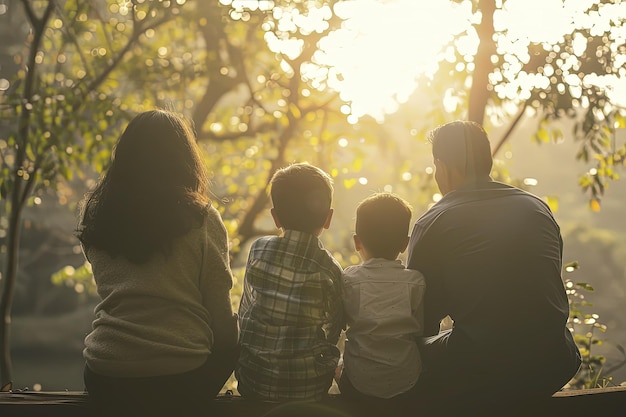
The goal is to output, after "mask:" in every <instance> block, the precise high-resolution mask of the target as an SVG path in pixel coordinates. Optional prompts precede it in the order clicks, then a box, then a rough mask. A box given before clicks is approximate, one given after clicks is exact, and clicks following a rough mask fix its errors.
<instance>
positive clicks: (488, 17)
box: [467, 0, 496, 125]
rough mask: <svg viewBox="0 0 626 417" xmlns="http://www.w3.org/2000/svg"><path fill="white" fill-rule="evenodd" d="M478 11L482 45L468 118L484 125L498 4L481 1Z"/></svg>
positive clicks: (473, 75) (476, 58)
mask: <svg viewBox="0 0 626 417" xmlns="http://www.w3.org/2000/svg"><path fill="white" fill-rule="evenodd" d="M478 9H479V10H480V12H481V13H482V20H481V21H480V24H479V25H478V27H477V28H476V31H477V32H478V38H479V39H480V43H479V44H478V51H477V52H476V57H475V58H474V65H475V67H474V72H473V74H472V87H471V88H470V94H469V103H468V114H467V118H468V120H471V121H473V122H476V123H478V124H481V125H482V124H483V122H484V119H485V108H486V107H487V102H488V99H489V95H490V94H491V91H490V85H489V74H490V73H491V72H492V71H493V68H494V64H493V63H492V62H491V56H492V55H494V54H495V53H496V44H495V41H494V40H493V35H494V33H495V30H494V28H493V15H494V13H495V11H496V2H495V0H480V1H479V3H478Z"/></svg>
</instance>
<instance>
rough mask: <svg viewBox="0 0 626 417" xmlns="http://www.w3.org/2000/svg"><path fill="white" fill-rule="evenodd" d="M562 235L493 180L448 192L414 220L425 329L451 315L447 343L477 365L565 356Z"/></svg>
mask: <svg viewBox="0 0 626 417" xmlns="http://www.w3.org/2000/svg"><path fill="white" fill-rule="evenodd" d="M562 249H563V242H562V239H561V234H560V230H559V226H558V224H557V223H556V221H555V219H554V217H553V216H552V213H551V212H550V209H549V208H548V206H547V205H546V204H545V203H544V202H543V201H542V200H541V199H539V198H537V197H536V196H534V195H532V194H529V193H527V192H525V191H522V190H520V189H517V188H515V187H511V186H508V185H505V184H501V183H498V182H493V181H486V182H482V183H479V184H478V185H476V186H473V187H471V188H469V187H468V188H462V189H458V190H455V191H452V192H450V193H448V194H447V195H446V196H444V197H443V198H442V199H441V200H440V201H439V202H438V203H437V204H435V205H434V206H433V207H432V208H431V209H430V210H428V211H427V212H426V213H425V214H424V215H423V216H422V217H421V218H420V219H418V221H417V222H416V224H415V227H414V229H413V233H412V236H411V241H410V244H409V259H408V267H409V268H411V269H416V270H419V271H421V272H422V273H423V274H424V276H425V278H426V283H427V290H426V295H425V320H424V326H425V334H426V335H432V334H436V333H437V332H438V329H439V322H440V320H441V319H442V318H444V317H445V316H446V315H449V316H450V317H451V318H452V319H453V320H454V329H453V331H452V335H451V337H450V340H449V343H448V347H449V349H450V351H451V352H452V353H453V355H454V354H455V353H456V354H458V356H459V357H461V356H462V357H465V358H471V359H470V361H469V362H470V363H472V364H473V366H475V367H477V368H478V367H483V366H485V364H486V363H489V364H491V365H493V364H494V363H495V364H498V363H501V364H503V365H506V366H511V365H512V364H517V365H519V366H524V363H525V361H527V360H529V359H531V358H533V359H537V358H540V359H545V360H546V361H549V360H550V358H553V357H564V356H566V357H568V358H571V361H572V366H573V367H574V368H575V367H576V366H577V365H575V362H576V361H577V348H576V346H575V344H574V342H573V339H572V336H571V334H570V332H569V330H568V329H567V328H566V322H567V317H568V314H569V307H568V300H567V296H566V293H565V289H564V286H563V282H562V279H561V266H562Z"/></svg>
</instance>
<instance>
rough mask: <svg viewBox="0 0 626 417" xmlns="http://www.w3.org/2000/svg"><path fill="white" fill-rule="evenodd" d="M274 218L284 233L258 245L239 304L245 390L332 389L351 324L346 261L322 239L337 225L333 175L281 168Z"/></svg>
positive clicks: (284, 393)
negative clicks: (344, 292) (344, 289)
mask: <svg viewBox="0 0 626 417" xmlns="http://www.w3.org/2000/svg"><path fill="white" fill-rule="evenodd" d="M270 187H271V188H270V196H271V200H272V204H273V208H272V209H271V214H272V217H273V218H274V223H275V224H276V227H278V228H279V229H282V232H283V233H282V236H265V237H262V238H260V239H258V240H257V241H255V242H254V243H253V244H252V247H251V249H250V254H249V257H248V264H247V267H246V274H245V277H244V284H243V285H244V288H243V294H242V298H241V304H240V307H239V317H240V326H241V335H240V342H241V354H240V357H239V364H238V366H237V369H236V371H235V375H236V377H237V380H238V382H239V385H238V390H239V393H240V394H241V395H242V396H244V397H247V398H251V399H258V400H271V401H282V400H310V399H314V400H319V399H322V398H323V397H324V396H326V395H327V393H328V389H329V387H330V385H331V382H332V378H333V375H334V371H335V367H336V366H337V361H338V359H339V350H338V349H337V347H336V346H335V344H336V343H337V340H338V338H339V335H340V333H341V330H342V328H343V327H344V319H343V306H342V302H341V272H342V271H341V267H340V266H339V264H338V263H337V261H336V260H335V259H333V257H332V256H331V254H330V253H329V252H328V251H327V250H325V249H324V247H323V246H322V243H321V242H320V241H319V239H318V237H319V235H320V234H321V233H322V231H323V230H324V229H327V228H328V227H329V226H330V220H331V218H332V214H333V210H332V209H331V208H330V205H331V201H332V193H333V188H332V180H331V178H330V177H329V176H328V174H326V173H325V172H324V171H322V170H320V169H319V168H317V167H314V166H312V165H309V164H306V163H300V164H293V165H290V166H288V167H286V168H283V169H281V170H279V171H277V172H276V174H275V175H274V176H273V178H272V180H271V184H270Z"/></svg>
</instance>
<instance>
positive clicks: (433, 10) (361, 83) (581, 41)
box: [274, 0, 626, 121]
mask: <svg viewBox="0 0 626 417" xmlns="http://www.w3.org/2000/svg"><path fill="white" fill-rule="evenodd" d="M470 3H471V2H468V1H465V2H461V3H455V2H451V1H429V2H426V1H415V0H349V1H344V2H340V3H338V4H337V5H336V6H335V8H334V10H333V11H334V13H336V14H337V15H338V16H339V17H341V18H343V19H344V22H343V25H342V27H341V29H339V30H336V31H334V32H332V33H331V34H330V35H329V36H327V37H325V38H323V39H322V40H321V41H320V43H319V47H320V50H319V51H318V53H316V54H315V56H314V57H313V63H312V64H310V65H308V66H307V67H306V68H303V76H304V78H305V79H307V80H308V81H310V82H311V85H312V86H313V87H314V88H325V87H326V86H328V87H330V88H332V89H334V90H336V91H339V92H340V94H341V98H342V99H343V100H344V101H346V102H347V103H350V107H349V113H348V112H346V115H347V116H348V117H349V119H350V120H352V121H355V120H357V119H358V118H360V117H362V116H364V115H370V116H372V117H374V118H376V119H378V120H382V119H384V117H385V115H386V114H390V113H393V112H395V111H396V110H397V109H398V107H399V106H400V104H402V103H404V102H406V101H407V100H408V99H409V97H410V96H411V94H412V93H413V92H414V91H415V89H416V88H417V87H418V85H417V80H418V77H420V76H426V77H431V78H432V77H433V75H434V74H435V73H436V71H437V69H438V65H439V63H440V62H442V61H443V60H447V61H448V62H450V63H452V64H454V63H455V62H456V59H457V56H461V57H463V62H457V69H458V70H463V69H465V68H469V69H470V70H471V68H472V66H473V62H472V60H473V56H474V54H475V52H476V49H477V47H478V41H479V40H478V36H477V34H476V31H475V28H474V26H473V25H475V24H477V23H478V22H479V21H480V18H481V17H480V12H479V13H476V14H472V11H471V4H470ZM594 3H597V2H596V1H592V0H565V1H563V0H507V1H506V2H505V3H504V7H503V9H501V10H498V11H497V13H496V14H495V15H494V26H495V29H496V31H497V32H498V33H499V35H498V39H497V46H498V53H499V54H500V55H501V56H503V58H504V59H505V61H506V62H507V68H508V69H507V72H506V73H497V72H496V73H494V74H492V82H494V83H497V82H498V81H502V80H503V79H506V80H507V83H504V84H501V85H500V86H499V88H498V89H497V90H496V92H497V93H498V94H499V96H500V97H501V98H502V99H505V100H507V99H508V100H513V101H515V100H519V99H525V98H528V97H529V95H530V89H531V88H545V87H546V86H547V83H549V80H548V78H547V77H549V76H550V71H551V70H555V68H553V67H551V66H549V65H547V66H546V67H545V68H544V70H545V72H544V74H526V73H523V72H521V71H520V70H521V68H522V65H523V64H524V63H526V62H528V59H529V58H530V57H529V56H528V46H529V44H530V43H531V42H538V43H543V44H544V47H545V48H552V45H553V44H555V43H557V42H559V41H561V40H562V39H563V37H564V35H565V34H570V33H572V32H573V31H574V30H575V29H579V28H583V27H584V28H588V29H589V30H590V34H591V35H598V34H601V33H604V32H605V31H607V30H608V29H609V28H610V29H611V33H610V38H611V41H612V45H613V46H611V47H612V48H617V47H618V46H619V45H623V44H624V43H625V42H626V29H624V26H623V24H622V23H621V22H623V19H625V18H626V2H624V3H620V4H614V5H604V6H602V7H599V8H598V11H597V12H592V13H586V11H587V10H588V9H589V7H590V6H591V5H593V4H594ZM316 13H317V14H323V15H326V14H328V13H329V10H319V11H316ZM285 18H287V17H285ZM289 19H294V17H293V16H291V17H289ZM620 19H621V20H620ZM276 41H278V40H276ZM586 42H587V39H586V38H585V37H584V36H578V37H576V38H575V42H574V53H575V54H581V53H582V52H583V51H584V50H585V48H586ZM274 45H275V46H276V48H279V46H278V44H277V43H275V44H274ZM282 46H283V47H284V46H286V45H285V44H283V45H282ZM291 47H292V48H293V49H294V53H297V51H298V50H299V48H300V47H301V45H295V44H294V45H292V46H291ZM548 50H550V49H548ZM455 52H456V53H455ZM616 59H617V60H618V62H617V63H619V60H620V59H622V60H626V57H624V56H623V55H619V54H618V55H617V58H616ZM576 61H577V59H576V57H570V59H569V61H566V62H564V63H562V65H561V66H560V68H561V70H563V71H569V72H571V74H570V76H569V77H566V80H567V82H568V83H569V85H568V86H559V88H569V89H570V91H571V92H572V93H573V94H574V96H576V94H577V92H580V91H581V89H582V85H583V83H593V84H595V85H600V86H602V87H603V88H606V89H607V92H608V93H609V94H611V95H613V96H614V97H615V100H616V102H620V101H621V102H623V101H624V100H626V99H624V98H623V96H624V93H623V92H624V91H625V90H626V81H625V80H626V74H624V70H622V71H621V72H620V73H619V74H618V75H616V76H612V77H602V78H601V77H598V76H595V77H594V76H593V75H591V76H588V78H585V79H584V80H581V79H580V78H579V77H578V70H577V67H576ZM625 63H626V62H622V64H625ZM617 67H618V68H619V66H617ZM566 75H567V74H566ZM503 77H504V78H503ZM620 94H621V95H622V97H619V95H620ZM444 99H445V100H444V101H445V103H444V104H445V106H446V109H447V110H449V111H452V110H454V108H456V106H457V105H458V104H459V102H458V97H456V96H455V94H454V92H448V93H446V97H444Z"/></svg>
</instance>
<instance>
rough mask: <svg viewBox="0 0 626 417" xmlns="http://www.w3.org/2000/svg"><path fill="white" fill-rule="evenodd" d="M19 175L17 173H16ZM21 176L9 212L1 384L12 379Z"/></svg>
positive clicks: (0, 310)
mask: <svg viewBox="0 0 626 417" xmlns="http://www.w3.org/2000/svg"><path fill="white" fill-rule="evenodd" d="M16 177H17V175H16ZM19 183H20V180H19V177H17V180H16V184H15V186H14V187H13V189H12V190H11V208H10V214H9V230H8V245H7V267H6V271H5V274H4V277H3V278H4V279H3V286H2V298H1V299H0V352H2V358H1V361H0V386H4V385H5V384H7V383H9V382H11V381H12V369H11V368H12V366H11V339H10V336H11V307H12V306H13V293H14V289H15V281H16V278H17V265H18V258H19V242H20V234H21V231H22V224H21V219H22V211H23V206H22V204H21V193H20V188H21V187H19Z"/></svg>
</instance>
